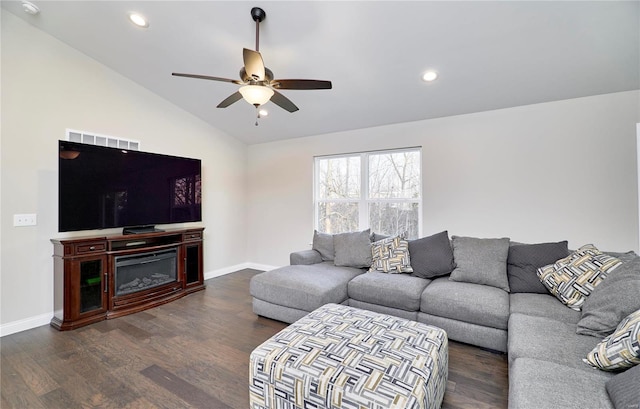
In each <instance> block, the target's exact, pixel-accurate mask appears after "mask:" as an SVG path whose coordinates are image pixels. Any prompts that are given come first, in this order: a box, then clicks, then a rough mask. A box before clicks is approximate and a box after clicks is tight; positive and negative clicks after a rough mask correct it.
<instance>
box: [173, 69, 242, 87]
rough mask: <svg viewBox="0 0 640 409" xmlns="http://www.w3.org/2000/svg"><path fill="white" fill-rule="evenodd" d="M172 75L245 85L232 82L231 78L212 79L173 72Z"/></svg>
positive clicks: (207, 76) (235, 81) (205, 76)
mask: <svg viewBox="0 0 640 409" xmlns="http://www.w3.org/2000/svg"><path fill="white" fill-rule="evenodd" d="M171 75H175V76H176V77H187V78H198V79H201V80H212V81H222V82H232V83H234V84H238V85H241V84H243V82H242V81H238V80H232V79H230V78H220V77H211V76H209V75H198V74H182V73H179V72H172V73H171Z"/></svg>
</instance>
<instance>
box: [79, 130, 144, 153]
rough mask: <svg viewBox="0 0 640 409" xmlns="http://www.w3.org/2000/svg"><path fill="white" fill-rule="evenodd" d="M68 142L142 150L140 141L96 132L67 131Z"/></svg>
mask: <svg viewBox="0 0 640 409" xmlns="http://www.w3.org/2000/svg"><path fill="white" fill-rule="evenodd" d="M67 140H68V141H69V142H79V143H86V144H89V145H98V146H108V147H109V148H119V149H129V150H132V151H138V150H140V141H136V140H133V139H125V138H119V137H116V136H109V135H100V134H97V133H94V132H86V131H77V130H74V129H67Z"/></svg>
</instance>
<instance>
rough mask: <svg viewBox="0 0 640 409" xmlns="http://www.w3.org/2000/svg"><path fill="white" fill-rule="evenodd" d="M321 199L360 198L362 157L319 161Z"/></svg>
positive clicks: (319, 193) (319, 192)
mask: <svg viewBox="0 0 640 409" xmlns="http://www.w3.org/2000/svg"><path fill="white" fill-rule="evenodd" d="M317 165H318V198H319V199H358V198H359V197H360V157H359V156H347V157H342V158H326V159H319V160H318V163H317Z"/></svg>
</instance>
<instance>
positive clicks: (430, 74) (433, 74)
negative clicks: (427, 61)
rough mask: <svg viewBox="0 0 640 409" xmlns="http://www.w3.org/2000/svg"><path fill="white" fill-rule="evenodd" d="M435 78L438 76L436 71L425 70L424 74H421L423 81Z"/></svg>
mask: <svg viewBox="0 0 640 409" xmlns="http://www.w3.org/2000/svg"><path fill="white" fill-rule="evenodd" d="M436 78H438V73H437V72H435V71H433V70H429V71H426V72H425V73H424V74H422V80H423V81H427V82H431V81H434V80H435V79H436Z"/></svg>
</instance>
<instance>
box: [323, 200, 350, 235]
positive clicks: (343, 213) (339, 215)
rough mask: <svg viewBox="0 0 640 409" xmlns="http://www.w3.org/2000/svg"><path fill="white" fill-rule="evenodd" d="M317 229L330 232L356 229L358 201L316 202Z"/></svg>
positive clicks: (344, 231)
mask: <svg viewBox="0 0 640 409" xmlns="http://www.w3.org/2000/svg"><path fill="white" fill-rule="evenodd" d="M318 230H319V231H321V232H323V233H331V234H336V233H346V232H349V231H357V230H358V203H357V202H339V203H333V202H322V203H318Z"/></svg>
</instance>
